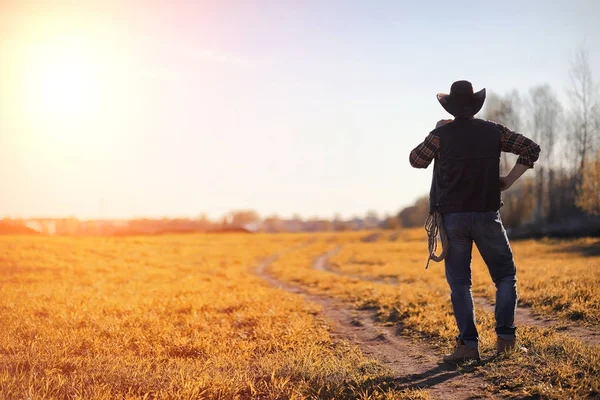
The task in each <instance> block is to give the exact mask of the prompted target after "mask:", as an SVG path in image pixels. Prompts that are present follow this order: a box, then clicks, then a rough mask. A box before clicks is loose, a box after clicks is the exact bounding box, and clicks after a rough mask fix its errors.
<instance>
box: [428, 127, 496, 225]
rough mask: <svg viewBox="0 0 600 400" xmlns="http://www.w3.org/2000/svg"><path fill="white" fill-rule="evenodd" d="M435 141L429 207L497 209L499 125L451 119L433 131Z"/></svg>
mask: <svg viewBox="0 0 600 400" xmlns="http://www.w3.org/2000/svg"><path fill="white" fill-rule="evenodd" d="M434 132H435V133H436V134H437V136H438V138H439V140H440V147H439V153H438V156H437V157H436V159H435V164H434V166H433V180H432V183H431V192H430V193H429V205H430V210H431V211H432V212H433V211H436V210H437V211H440V212H441V213H449V212H466V211H497V210H498V209H500V179H499V178H500V128H499V127H498V126H497V125H496V124H495V123H493V122H489V121H484V120H481V119H474V118H472V119H459V118H457V119H455V120H454V121H452V122H450V123H448V124H446V125H443V126H441V127H439V128H437V129H436V130H435V131H434Z"/></svg>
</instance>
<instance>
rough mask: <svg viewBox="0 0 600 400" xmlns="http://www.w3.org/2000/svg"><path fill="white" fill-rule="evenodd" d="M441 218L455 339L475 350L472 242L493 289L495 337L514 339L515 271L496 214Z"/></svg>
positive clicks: (459, 215)
mask: <svg viewBox="0 0 600 400" xmlns="http://www.w3.org/2000/svg"><path fill="white" fill-rule="evenodd" d="M443 218H444V227H445V229H446V233H447V234H448V242H449V250H448V254H447V255H446V259H445V264H446V279H447V281H448V284H449V285H450V290H451V296H450V297H451V299H452V308H453V309H454V316H455V318H456V324H457V325H458V331H459V335H458V339H461V340H462V341H463V342H464V343H465V344H466V345H467V346H468V347H477V346H478V341H479V336H478V333H477V328H476V326H475V310H474V307H473V296H472V293H471V250H472V249H473V242H475V245H476V246H477V249H478V250H479V253H480V254H481V256H482V257H483V260H484V261H485V263H486V265H487V267H488V270H489V272H490V275H491V277H492V280H493V281H494V284H495V285H496V312H495V316H496V334H497V335H498V336H500V337H502V338H503V339H514V338H515V337H516V336H515V335H516V328H515V325H514V321H515V311H516V307H517V278H516V273H517V271H516V267H515V262H514V258H513V254H512V250H511V248H510V244H509V242H508V237H507V236H506V231H505V230H504V226H503V224H502V219H501V218H500V212H498V211H486V212H460V213H447V214H444V216H443Z"/></svg>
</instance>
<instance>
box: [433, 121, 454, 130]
mask: <svg viewBox="0 0 600 400" xmlns="http://www.w3.org/2000/svg"><path fill="white" fill-rule="evenodd" d="M449 122H452V120H451V119H440V120H439V121H438V122H437V124H435V127H436V129H437V128H439V127H440V126H442V125H446V124H447V123H449Z"/></svg>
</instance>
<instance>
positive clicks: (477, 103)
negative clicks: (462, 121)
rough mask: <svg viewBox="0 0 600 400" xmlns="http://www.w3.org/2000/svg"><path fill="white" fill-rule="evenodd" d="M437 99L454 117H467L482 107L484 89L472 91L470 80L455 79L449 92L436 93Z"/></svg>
mask: <svg viewBox="0 0 600 400" xmlns="http://www.w3.org/2000/svg"><path fill="white" fill-rule="evenodd" d="M437 99H438V101H439V102H440V104H441V105H442V107H444V109H445V110H446V111H448V112H449V113H450V114H452V115H454V116H455V117H463V118H469V117H472V116H473V115H475V114H477V113H478V112H479V110H481V107H483V102H484V101H485V89H481V90H480V91H479V92H475V93H473V85H471V82H469V81H456V82H454V83H453V84H452V86H451V87H450V94H445V93H438V94H437Z"/></svg>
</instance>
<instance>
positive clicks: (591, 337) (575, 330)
mask: <svg viewBox="0 0 600 400" xmlns="http://www.w3.org/2000/svg"><path fill="white" fill-rule="evenodd" d="M341 249H342V246H338V247H336V248H335V249H333V250H331V251H329V252H328V253H326V254H323V255H321V256H319V257H317V259H316V260H315V262H314V263H313V265H312V266H313V269H315V270H318V271H325V272H330V273H333V274H336V275H340V276H345V277H348V278H353V279H357V280H361V281H368V282H373V283H379V284H383V285H393V286H396V285H397V283H396V282H394V281H390V280H389V279H386V280H384V279H378V278H375V277H373V278H370V277H367V276H362V275H357V274H350V273H344V272H340V271H335V270H333V269H331V268H330V267H329V258H331V257H332V256H334V255H336V254H337V253H339V252H340V250H341ZM473 303H474V304H475V307H476V308H479V309H481V310H485V311H488V312H491V313H494V311H495V307H494V304H492V303H490V302H489V301H488V299H487V298H485V297H483V296H473ZM515 322H516V323H517V325H519V324H520V325H524V326H533V327H537V328H548V329H555V330H556V331H557V332H560V333H564V334H566V335H568V336H570V337H572V338H575V339H578V340H580V341H581V342H583V343H585V344H589V345H595V346H598V345H600V331H596V330H592V329H588V328H584V327H582V326H576V325H572V324H569V325H564V324H561V323H560V321H557V320H554V319H550V318H543V317H539V316H536V315H535V314H533V313H532V312H531V310H530V309H529V308H525V307H517V311H516V314H515Z"/></svg>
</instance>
